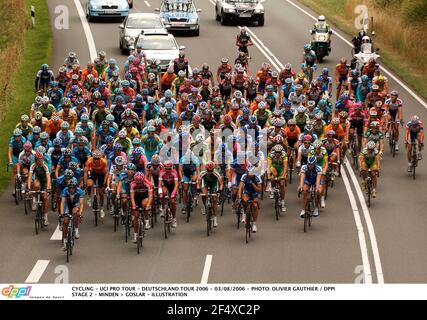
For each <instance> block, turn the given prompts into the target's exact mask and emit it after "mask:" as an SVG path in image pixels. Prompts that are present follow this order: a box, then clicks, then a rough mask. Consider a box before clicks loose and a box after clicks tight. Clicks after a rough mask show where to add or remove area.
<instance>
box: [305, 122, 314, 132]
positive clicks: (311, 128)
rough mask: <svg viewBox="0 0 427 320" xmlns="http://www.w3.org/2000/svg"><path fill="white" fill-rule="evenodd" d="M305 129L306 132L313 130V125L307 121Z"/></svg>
mask: <svg viewBox="0 0 427 320" xmlns="http://www.w3.org/2000/svg"><path fill="white" fill-rule="evenodd" d="M304 131H305V132H310V131H313V126H312V125H311V124H309V123H307V124H306V125H305V127H304Z"/></svg>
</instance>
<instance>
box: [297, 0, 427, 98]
mask: <svg viewBox="0 0 427 320" xmlns="http://www.w3.org/2000/svg"><path fill="white" fill-rule="evenodd" d="M299 1H300V2H301V3H303V4H304V5H306V6H307V7H309V8H311V9H313V10H314V11H316V12H318V13H319V14H320V13H321V14H323V15H325V16H326V19H327V21H330V22H331V23H332V24H334V25H335V26H337V27H338V28H339V29H341V30H343V31H344V32H345V33H347V34H349V35H354V34H356V33H357V30H356V29H355V28H354V26H353V19H354V16H352V14H353V13H352V8H353V7H354V4H356V3H358V2H362V1H356V0H352V1H349V0H346V1H344V0H299ZM417 1H418V0H417ZM346 2H347V7H346ZM395 2H396V1H395ZM408 2H409V1H408ZM421 2H423V1H421ZM397 14H399V13H397ZM400 14H401V15H402V19H403V18H404V14H406V13H405V12H401V13H400ZM424 14H425V13H424ZM387 40H388V39H387ZM422 41H424V39H420V43H421V42H422ZM393 42H394V45H395V46H396V47H395V48H393ZM393 42H392V43H391V46H390V45H385V44H382V43H381V39H380V38H378V35H377V39H376V43H377V45H378V46H379V47H380V48H381V52H380V55H381V63H382V64H383V65H384V66H386V67H387V68H388V69H390V70H391V71H393V72H394V73H396V74H397V75H398V76H399V77H400V78H401V79H403V81H404V82H406V83H407V84H408V85H409V86H410V87H411V88H412V89H414V90H415V91H416V92H417V93H419V95H420V96H422V97H423V98H424V99H426V100H427V81H425V74H424V72H421V71H422V70H423V69H425V67H424V68H422V67H423V66H425V61H424V57H420V59H423V60H419V59H417V61H416V62H418V63H411V62H414V60H413V59H414V58H413V57H412V56H413V55H411V56H410V55H409V53H408V54H407V55H405V52H404V51H402V50H401V51H400V52H399V51H398V50H397V48H401V46H402V38H399V37H396V39H393ZM332 45H333V44H332ZM420 62H421V63H422V65H421V67H420V64H419V63H420Z"/></svg>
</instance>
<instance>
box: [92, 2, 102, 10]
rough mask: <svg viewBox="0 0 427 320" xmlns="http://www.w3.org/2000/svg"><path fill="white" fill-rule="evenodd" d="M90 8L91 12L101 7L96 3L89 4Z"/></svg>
mask: <svg viewBox="0 0 427 320" xmlns="http://www.w3.org/2000/svg"><path fill="white" fill-rule="evenodd" d="M90 7H91V8H92V10H98V9H100V8H101V6H100V5H99V4H97V3H91V4H90Z"/></svg>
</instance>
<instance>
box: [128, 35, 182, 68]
mask: <svg viewBox="0 0 427 320" xmlns="http://www.w3.org/2000/svg"><path fill="white" fill-rule="evenodd" d="M136 46H141V48H142V50H143V51H144V53H145V55H146V56H147V60H150V59H156V60H157V61H158V63H159V64H160V67H161V68H162V71H166V70H167V68H168V67H169V66H172V65H173V62H174V60H175V59H176V58H178V56H179V52H180V50H184V49H185V47H184V46H178V43H177V42H176V40H175V37H174V36H173V35H172V34H170V33H168V32H167V31H166V30H165V31H159V30H158V31H150V32H148V31H147V32H143V33H141V34H140V35H139V36H138V38H137V39H136V40H135V45H134V46H131V47H129V49H134V47H136Z"/></svg>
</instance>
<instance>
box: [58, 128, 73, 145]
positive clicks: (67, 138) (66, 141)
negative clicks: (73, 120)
mask: <svg viewBox="0 0 427 320" xmlns="http://www.w3.org/2000/svg"><path fill="white" fill-rule="evenodd" d="M56 137H57V138H60V139H61V141H62V144H61V147H62V148H66V147H68V145H69V144H70V141H71V139H72V138H73V137H74V134H73V133H72V132H71V131H70V130H68V131H67V133H66V134H64V133H63V132H62V131H58V133H57V134H56Z"/></svg>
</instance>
